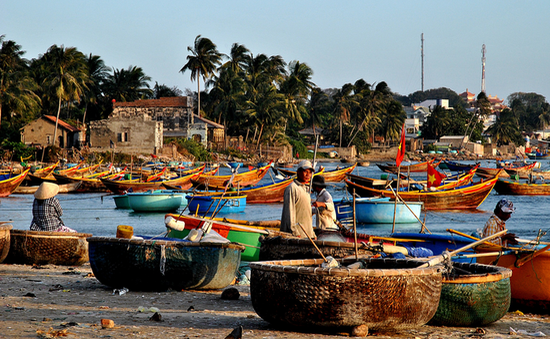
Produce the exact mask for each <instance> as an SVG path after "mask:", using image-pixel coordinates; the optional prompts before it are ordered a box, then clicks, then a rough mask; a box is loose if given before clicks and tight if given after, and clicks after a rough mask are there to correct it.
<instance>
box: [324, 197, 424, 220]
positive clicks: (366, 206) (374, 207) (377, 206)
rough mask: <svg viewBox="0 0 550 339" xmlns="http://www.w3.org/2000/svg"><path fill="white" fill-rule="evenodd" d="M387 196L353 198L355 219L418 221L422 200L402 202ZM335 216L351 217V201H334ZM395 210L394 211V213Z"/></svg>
mask: <svg viewBox="0 0 550 339" xmlns="http://www.w3.org/2000/svg"><path fill="white" fill-rule="evenodd" d="M389 200H390V199H389V198H358V199H355V220H356V221H357V222H358V223H361V224H393V221H394V214H395V223H397V224H409V223H416V222H418V219H417V217H418V218H420V212H421V211H422V202H416V201H410V202H408V203H407V205H408V206H409V208H410V210H409V208H407V206H405V204H404V203H402V202H398V203H397V204H395V202H394V201H389ZM334 207H335V209H336V218H337V219H338V220H342V219H350V218H353V201H350V200H346V201H342V200H340V201H335V202H334ZM394 212H395V213H394Z"/></svg>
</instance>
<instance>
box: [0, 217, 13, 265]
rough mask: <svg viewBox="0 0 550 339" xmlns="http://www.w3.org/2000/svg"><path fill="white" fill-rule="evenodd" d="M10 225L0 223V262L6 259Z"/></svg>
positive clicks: (8, 249) (8, 247)
mask: <svg viewBox="0 0 550 339" xmlns="http://www.w3.org/2000/svg"><path fill="white" fill-rule="evenodd" d="M12 227H13V226H12V225H0V263H1V262H2V261H4V259H6V257H7V256H8V252H9V251H10V230H11V229H12Z"/></svg>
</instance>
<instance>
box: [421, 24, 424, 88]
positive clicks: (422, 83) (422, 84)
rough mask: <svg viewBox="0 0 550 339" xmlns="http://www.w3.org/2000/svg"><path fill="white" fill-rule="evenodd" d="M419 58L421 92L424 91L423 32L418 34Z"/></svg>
mask: <svg viewBox="0 0 550 339" xmlns="http://www.w3.org/2000/svg"><path fill="white" fill-rule="evenodd" d="M420 41H421V45H420V59H421V60H422V78H421V88H422V92H424V33H422V34H421V35H420Z"/></svg>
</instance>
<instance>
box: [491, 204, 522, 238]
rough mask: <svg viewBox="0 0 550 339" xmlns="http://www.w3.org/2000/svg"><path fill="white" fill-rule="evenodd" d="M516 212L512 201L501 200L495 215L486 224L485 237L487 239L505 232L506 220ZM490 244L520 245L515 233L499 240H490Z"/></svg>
mask: <svg viewBox="0 0 550 339" xmlns="http://www.w3.org/2000/svg"><path fill="white" fill-rule="evenodd" d="M515 210H516V208H515V207H514V204H513V203H512V202H511V201H510V200H508V199H506V198H504V199H501V200H500V201H499V202H498V203H497V205H496V206H495V210H494V213H493V215H491V217H490V218H489V220H487V222H486V223H485V227H483V237H484V238H485V237H488V236H490V235H493V234H495V233H498V232H500V231H503V230H505V229H506V220H508V219H510V217H511V216H512V213H513V212H514V211H515ZM489 242H491V243H493V244H496V245H500V246H507V245H508V244H511V245H515V244H517V243H518V242H517V240H516V235H515V234H514V233H507V234H505V235H503V236H501V237H499V238H494V239H492V240H489Z"/></svg>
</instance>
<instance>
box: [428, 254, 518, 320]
mask: <svg viewBox="0 0 550 339" xmlns="http://www.w3.org/2000/svg"><path fill="white" fill-rule="evenodd" d="M511 276H512V270H510V269H507V268H504V267H499V266H491V265H482V264H469V263H457V262H453V269H452V270H451V271H449V272H448V273H446V274H443V286H442V288H441V299H440V300H439V307H438V309H437V312H436V313H435V315H434V317H433V318H432V320H430V324H431V325H438V326H469V327H473V326H484V325H487V324H490V323H492V322H494V321H497V320H499V319H500V318H502V317H503V316H504V315H505V314H506V312H508V308H509V307H510V302H511V290H510V277H511Z"/></svg>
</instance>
